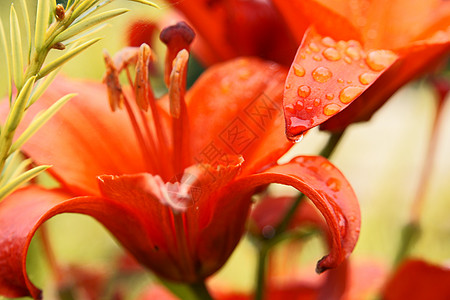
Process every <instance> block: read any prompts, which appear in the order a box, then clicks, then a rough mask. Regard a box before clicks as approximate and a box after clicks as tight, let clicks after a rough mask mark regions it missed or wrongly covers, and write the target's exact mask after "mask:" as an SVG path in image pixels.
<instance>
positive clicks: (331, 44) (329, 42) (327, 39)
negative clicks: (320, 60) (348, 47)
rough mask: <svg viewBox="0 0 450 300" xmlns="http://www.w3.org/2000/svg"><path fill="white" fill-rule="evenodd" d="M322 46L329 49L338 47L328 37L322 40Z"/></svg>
mask: <svg viewBox="0 0 450 300" xmlns="http://www.w3.org/2000/svg"><path fill="white" fill-rule="evenodd" d="M322 44H324V45H325V46H327V47H334V46H335V45H336V42H335V40H333V39H332V38H330V37H328V36H326V37H324V38H323V39H322Z"/></svg>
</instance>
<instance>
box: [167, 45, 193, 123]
mask: <svg viewBox="0 0 450 300" xmlns="http://www.w3.org/2000/svg"><path fill="white" fill-rule="evenodd" d="M188 60H189V53H188V52H187V50H186V49H183V50H181V51H180V52H178V55H177V57H176V58H175V59H174V61H173V67H172V72H171V73H170V84H169V100H170V114H171V116H172V117H173V118H176V119H178V118H179V117H180V113H181V105H182V102H184V93H185V91H186V71H187V69H186V67H187V63H188Z"/></svg>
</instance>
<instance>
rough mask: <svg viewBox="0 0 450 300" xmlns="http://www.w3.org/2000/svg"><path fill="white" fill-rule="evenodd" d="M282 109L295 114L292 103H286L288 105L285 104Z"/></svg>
mask: <svg viewBox="0 0 450 300" xmlns="http://www.w3.org/2000/svg"><path fill="white" fill-rule="evenodd" d="M284 109H285V110H286V111H287V112H289V113H291V114H295V113H296V110H295V108H294V104H288V105H286V106H285V107H284Z"/></svg>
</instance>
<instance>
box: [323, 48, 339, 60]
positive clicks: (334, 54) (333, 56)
mask: <svg viewBox="0 0 450 300" xmlns="http://www.w3.org/2000/svg"><path fill="white" fill-rule="evenodd" d="M323 56H324V57H325V58H326V59H328V60H331V61H336V60H340V59H341V55H340V54H339V51H337V50H336V49H334V48H327V49H325V50H324V51H323Z"/></svg>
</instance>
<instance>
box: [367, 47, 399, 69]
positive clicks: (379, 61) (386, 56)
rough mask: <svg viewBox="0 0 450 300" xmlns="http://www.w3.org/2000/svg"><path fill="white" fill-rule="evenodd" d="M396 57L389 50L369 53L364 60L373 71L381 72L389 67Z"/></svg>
mask: <svg viewBox="0 0 450 300" xmlns="http://www.w3.org/2000/svg"><path fill="white" fill-rule="evenodd" d="M396 59H397V56H396V55H395V53H394V52H392V51H390V50H374V51H371V52H370V53H369V54H368V55H367V58H366V63H367V65H368V66H369V68H371V69H372V70H374V71H382V70H384V69H386V68H387V67H388V66H389V65H391V64H392V63H393V62H394V61H395V60H396Z"/></svg>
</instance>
